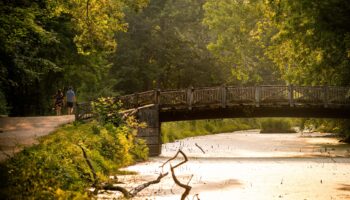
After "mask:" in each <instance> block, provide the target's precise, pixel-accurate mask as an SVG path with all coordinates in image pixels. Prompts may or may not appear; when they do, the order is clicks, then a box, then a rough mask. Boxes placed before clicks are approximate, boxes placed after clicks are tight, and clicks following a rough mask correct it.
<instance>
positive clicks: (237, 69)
mask: <svg viewBox="0 0 350 200" xmlns="http://www.w3.org/2000/svg"><path fill="white" fill-rule="evenodd" d="M204 10H205V17H204V19H203V23H204V24H206V25H207V26H208V27H209V30H210V33H211V34H212V39H211V41H210V43H209V44H208V46H207V47H208V49H209V50H210V52H212V53H213V54H214V56H215V57H216V58H217V59H218V61H219V62H220V63H221V64H222V65H223V66H224V67H225V68H227V69H228V70H229V72H231V73H230V74H231V78H230V82H231V83H234V84H256V83H260V84H275V83H279V79H280V78H279V73H278V71H276V68H275V65H274V64H273V63H272V61H271V59H269V58H268V57H267V56H266V55H265V54H266V52H265V47H266V46H268V45H269V44H268V43H269V42H268V41H266V39H265V36H264V37H259V35H258V33H259V24H261V23H263V22H264V20H265V19H264V18H263V15H264V9H263V6H262V1H259V0H254V1H236V0H222V1H216V0H208V1H206V3H205V4H204Z"/></svg>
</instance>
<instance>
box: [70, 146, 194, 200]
mask: <svg viewBox="0 0 350 200" xmlns="http://www.w3.org/2000/svg"><path fill="white" fill-rule="evenodd" d="M77 146H79V147H80V149H81V151H82V152H83V156H84V159H85V161H86V163H87V165H88V166H89V169H90V170H91V173H92V175H93V179H94V180H93V184H92V187H94V188H95V190H94V194H97V193H98V191H99V190H112V191H119V192H121V193H122V194H123V195H124V197H125V198H132V197H135V196H136V195H137V194H138V193H139V192H141V191H142V190H143V189H145V188H147V187H148V186H150V185H153V184H157V183H159V182H160V181H161V180H162V178H164V177H165V176H167V175H168V174H169V172H166V173H161V174H159V176H158V177H157V179H155V180H153V181H149V182H146V183H143V184H141V185H139V186H137V187H135V188H133V189H131V190H130V191H128V190H127V189H126V188H124V187H121V186H117V185H113V184H110V183H107V184H106V183H99V179H98V177H97V175H96V171H95V169H94V167H93V166H92V164H91V161H90V159H89V158H88V156H87V153H86V151H85V149H84V147H82V146H81V145H77ZM179 154H181V155H182V156H183V157H184V160H183V161H181V162H180V163H178V164H176V165H174V166H172V165H171V164H170V171H171V175H172V178H173V180H174V182H175V184H176V185H178V186H180V187H182V188H184V189H185V192H184V193H183V194H182V196H181V200H184V199H185V198H186V197H187V196H188V194H189V193H190V191H191V189H192V187H191V186H189V185H188V184H189V182H190V181H189V182H188V183H187V184H183V183H181V182H180V181H179V180H178V179H177V177H176V175H175V172H174V169H175V168H177V167H179V166H181V165H183V164H184V163H186V162H187V161H188V159H187V156H186V154H185V153H184V152H183V151H181V150H178V152H177V153H176V154H175V155H174V156H173V157H172V158H170V159H168V160H167V161H166V162H164V163H163V165H162V166H161V167H164V165H165V164H167V163H169V162H170V161H172V160H174V159H176V158H177V156H178V155H179ZM191 179H192V177H191ZM196 197H197V198H198V195H197V196H196Z"/></svg>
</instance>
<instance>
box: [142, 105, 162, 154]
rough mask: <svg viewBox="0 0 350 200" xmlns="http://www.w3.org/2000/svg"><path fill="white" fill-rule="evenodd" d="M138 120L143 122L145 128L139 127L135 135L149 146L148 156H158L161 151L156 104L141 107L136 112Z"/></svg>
mask: <svg viewBox="0 0 350 200" xmlns="http://www.w3.org/2000/svg"><path fill="white" fill-rule="evenodd" d="M137 118H138V120H139V122H145V123H146V124H147V127H146V128H140V129H139V130H138V133H137V137H138V138H141V139H144V140H145V141H146V143H147V146H148V148H149V155H150V156H158V155H160V153H161V148H162V141H161V137H160V121H159V109H158V106H152V107H148V108H142V109H140V110H139V111H138V113H137Z"/></svg>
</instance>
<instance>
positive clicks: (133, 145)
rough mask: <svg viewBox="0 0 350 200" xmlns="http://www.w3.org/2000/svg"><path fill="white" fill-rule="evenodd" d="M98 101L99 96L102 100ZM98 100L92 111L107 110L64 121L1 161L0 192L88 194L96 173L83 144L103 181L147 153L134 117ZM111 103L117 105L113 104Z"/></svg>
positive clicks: (5, 194) (13, 194) (63, 195)
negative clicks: (88, 119) (82, 119)
mask: <svg viewBox="0 0 350 200" xmlns="http://www.w3.org/2000/svg"><path fill="white" fill-rule="evenodd" d="M100 103H101V102H100ZM104 103H105V102H102V103H101V104H99V105H98V109H97V110H96V111H99V112H100V115H99V116H101V115H102V114H104V115H106V116H104V117H103V119H104V120H102V121H101V122H102V123H97V122H96V121H93V122H90V123H86V124H82V123H75V124H69V125H66V126H64V127H62V128H60V129H59V130H57V131H56V132H54V133H52V134H50V135H48V136H44V137H42V138H40V143H39V144H38V145H35V146H33V147H29V148H25V149H24V150H23V151H22V152H20V153H18V154H17V155H15V156H14V157H12V158H10V159H9V160H7V161H5V163H2V164H1V165H0V170H1V171H0V173H1V180H2V181H1V184H0V195H1V196H2V197H3V198H5V199H23V198H25V199H26V198H30V199H75V198H78V199H90V197H89V194H88V193H87V191H86V189H87V188H88V187H90V186H91V185H92V183H93V182H94V180H93V179H94V178H93V176H92V173H91V170H90V168H89V167H88V165H87V163H86V160H85V158H84V156H83V153H82V150H81V147H82V148H84V149H85V151H86V153H87V156H88V159H89V160H90V161H91V163H92V165H93V167H94V169H95V171H96V174H97V176H98V179H99V180H100V181H107V180H108V176H109V175H110V174H115V173H118V169H119V168H120V167H123V166H126V165H130V164H132V163H134V162H135V161H144V160H146V159H147V158H148V147H147V146H146V144H145V142H144V141H143V140H140V139H137V138H135V137H136V133H137V128H138V127H140V125H139V124H138V123H137V122H136V121H135V119H134V118H131V117H130V118H128V119H126V120H125V121H124V122H123V123H120V122H121V121H120V120H121V119H120V118H117V119H118V120H119V121H118V126H115V124H112V123H111V122H113V123H115V122H116V121H115V120H116V118H115V116H111V117H112V118H111V119H108V117H109V116H107V114H106V113H105V109H106V108H107V107H108V106H110V104H108V103H107V104H104ZM113 109H116V108H115V107H113Z"/></svg>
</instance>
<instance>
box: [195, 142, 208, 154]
mask: <svg viewBox="0 0 350 200" xmlns="http://www.w3.org/2000/svg"><path fill="white" fill-rule="evenodd" d="M194 145H196V147H198V149H200V150H201V151H202V152H203V153H204V154H205V151H204V150H203V149H202V147H201V146H199V145H198V144H197V143H195V144H194Z"/></svg>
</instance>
